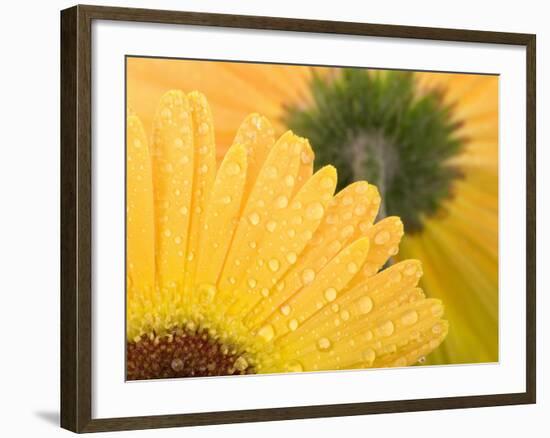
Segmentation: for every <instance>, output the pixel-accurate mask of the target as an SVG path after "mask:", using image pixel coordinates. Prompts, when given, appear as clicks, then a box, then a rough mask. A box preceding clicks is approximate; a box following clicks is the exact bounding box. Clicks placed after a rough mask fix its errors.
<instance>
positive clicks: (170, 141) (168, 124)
mask: <svg viewBox="0 0 550 438" xmlns="http://www.w3.org/2000/svg"><path fill="white" fill-rule="evenodd" d="M152 146H153V147H152V151H151V153H152V158H153V182H154V199H155V228H156V237H155V239H156V240H155V241H156V256H157V258H156V266H157V273H158V275H159V283H160V284H161V285H162V286H168V285H170V286H176V285H177V284H179V285H181V284H183V277H184V269H183V267H184V265H185V258H184V256H185V248H186V247H187V239H188V235H189V233H188V232H189V217H190V211H191V189H192V184H193V169H194V159H195V157H194V151H193V125H192V120H191V115H190V111H189V102H188V100H187V97H186V96H185V95H184V94H183V93H182V92H181V91H179V90H172V91H169V92H167V93H166V94H164V96H163V97H162V99H161V100H160V104H159V106H158V108H157V112H156V115H155V120H154V131H153V145H152Z"/></svg>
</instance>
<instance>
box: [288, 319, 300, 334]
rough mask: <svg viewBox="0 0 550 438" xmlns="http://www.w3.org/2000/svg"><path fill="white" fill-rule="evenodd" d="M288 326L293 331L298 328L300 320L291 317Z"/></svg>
mask: <svg viewBox="0 0 550 438" xmlns="http://www.w3.org/2000/svg"><path fill="white" fill-rule="evenodd" d="M288 328H289V329H290V331H291V332H293V331H295V330H296V329H297V328H298V320H297V319H291V320H290V321H288Z"/></svg>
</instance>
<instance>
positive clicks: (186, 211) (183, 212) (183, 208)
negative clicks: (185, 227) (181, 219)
mask: <svg viewBox="0 0 550 438" xmlns="http://www.w3.org/2000/svg"><path fill="white" fill-rule="evenodd" d="M188 212H189V210H188V209H187V207H181V208H180V213H181V214H182V215H183V216H186V215H187V213H188Z"/></svg>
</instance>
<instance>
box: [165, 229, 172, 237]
mask: <svg viewBox="0 0 550 438" xmlns="http://www.w3.org/2000/svg"><path fill="white" fill-rule="evenodd" d="M164 235H165V236H166V237H170V236H171V235H172V231H170V230H168V229H166V230H164Z"/></svg>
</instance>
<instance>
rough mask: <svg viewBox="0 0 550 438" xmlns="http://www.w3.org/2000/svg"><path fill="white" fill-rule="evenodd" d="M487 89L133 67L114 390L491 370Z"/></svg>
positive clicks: (492, 81) (492, 169)
mask: <svg viewBox="0 0 550 438" xmlns="http://www.w3.org/2000/svg"><path fill="white" fill-rule="evenodd" d="M498 87H499V77H498V75H490V74H472V73H467V74H465V73H447V72H421V71H399V70H382V69H369V68H356V67H352V66H350V67H345V66H344V67H333V66H309V65H285V64H266V63H253V62H226V61H216V60H191V59H172V58H154V57H143V56H127V57H126V106H127V109H126V112H127V114H126V116H127V117H126V123H127V124H126V337H127V339H126V378H127V380H148V379H163V378H183V377H207V376H229V375H244V374H273V373H296V372H315V371H338V370H352V369H366V368H373V369H376V368H386V367H408V366H428V365H450V364H455V365H456V364H471V363H486V362H498V360H499V355H498V352H499V343H498V328H499V327H498V322H499V321H498V313H499V306H498V152H499V150H498V117H499V112H498V104H499V102H498V100H499V94H498Z"/></svg>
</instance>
